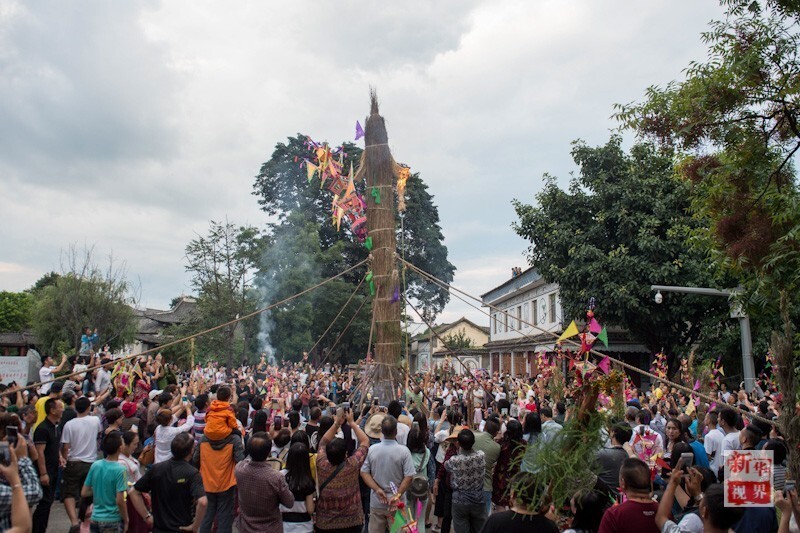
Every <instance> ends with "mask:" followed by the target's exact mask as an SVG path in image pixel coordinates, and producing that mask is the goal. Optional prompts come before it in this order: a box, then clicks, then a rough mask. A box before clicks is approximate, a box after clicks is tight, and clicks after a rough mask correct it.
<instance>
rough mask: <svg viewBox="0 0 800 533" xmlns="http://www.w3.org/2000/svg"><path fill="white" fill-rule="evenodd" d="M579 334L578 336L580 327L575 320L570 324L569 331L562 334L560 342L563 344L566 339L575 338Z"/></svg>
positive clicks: (566, 330)
mask: <svg viewBox="0 0 800 533" xmlns="http://www.w3.org/2000/svg"><path fill="white" fill-rule="evenodd" d="M577 334H578V326H577V325H576V324H575V321H574V320H573V321H572V322H570V324H569V326H567V329H565V330H564V333H562V334H561V336H560V337H559V338H558V342H561V341H563V340H564V339H569V338H570V337H574V336H575V335H577Z"/></svg>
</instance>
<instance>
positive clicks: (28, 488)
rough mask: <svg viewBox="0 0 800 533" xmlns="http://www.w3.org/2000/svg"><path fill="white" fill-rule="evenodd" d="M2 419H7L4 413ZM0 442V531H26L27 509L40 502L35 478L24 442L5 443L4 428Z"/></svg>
mask: <svg viewBox="0 0 800 533" xmlns="http://www.w3.org/2000/svg"><path fill="white" fill-rule="evenodd" d="M2 416H3V417H6V416H11V415H8V414H6V413H4V414H3V415H2ZM3 426H4V427H5V432H4V434H3V436H2V441H0V474H2V475H3V479H0V530H2V531H20V532H21V531H30V530H31V523H32V516H31V507H33V506H34V505H36V504H37V503H39V500H41V499H42V486H41V485H40V484H39V475H38V474H37V473H36V468H34V466H33V463H32V462H31V460H30V458H29V457H28V445H27V443H26V442H25V439H22V438H18V437H17V438H16V439H14V438H12V439H9V432H8V428H9V427H13V426H7V425H6V424H3Z"/></svg>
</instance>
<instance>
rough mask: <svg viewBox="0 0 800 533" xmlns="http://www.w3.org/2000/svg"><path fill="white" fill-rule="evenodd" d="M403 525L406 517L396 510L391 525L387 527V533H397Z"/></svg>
mask: <svg viewBox="0 0 800 533" xmlns="http://www.w3.org/2000/svg"><path fill="white" fill-rule="evenodd" d="M405 525H406V519H405V518H404V517H403V513H401V512H400V511H397V513H396V514H395V515H394V522H392V527H391V529H389V533H397V532H398V531H400V530H401V529H402V528H403V526H405Z"/></svg>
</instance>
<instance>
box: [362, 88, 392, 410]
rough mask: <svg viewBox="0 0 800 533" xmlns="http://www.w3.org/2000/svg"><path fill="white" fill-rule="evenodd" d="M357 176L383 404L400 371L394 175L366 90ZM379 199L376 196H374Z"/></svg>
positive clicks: (376, 377)
mask: <svg viewBox="0 0 800 533" xmlns="http://www.w3.org/2000/svg"><path fill="white" fill-rule="evenodd" d="M364 140H365V148H364V159H363V160H362V165H363V176H364V178H365V179H366V185H367V187H366V194H365V196H366V203H367V228H368V230H369V236H370V237H372V246H373V248H372V253H371V255H372V276H373V277H372V280H373V282H374V284H375V296H374V298H373V313H374V316H375V362H376V363H377V368H376V369H375V372H374V373H373V392H374V396H375V397H376V398H378V399H379V400H380V401H381V403H382V404H383V405H386V403H387V402H389V401H390V400H392V399H395V397H396V395H397V384H398V383H399V377H400V370H399V367H398V365H399V363H400V301H399V299H398V300H397V301H394V302H393V301H392V299H393V296H394V294H395V291H399V290H400V277H399V275H398V267H397V261H396V257H395V256H396V251H397V242H396V235H395V207H394V178H395V168H396V164H395V162H394V159H393V158H392V154H391V151H390V150H389V146H388V141H389V137H388V135H387V133H386V124H385V123H384V120H383V117H382V116H380V115H379V114H378V100H377V97H376V96H375V93H374V91H373V92H372V94H371V110H370V116H369V117H368V118H367V120H366V123H365V135H364ZM379 199H380V200H379Z"/></svg>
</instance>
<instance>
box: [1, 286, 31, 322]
mask: <svg viewBox="0 0 800 533" xmlns="http://www.w3.org/2000/svg"><path fill="white" fill-rule="evenodd" d="M32 311H33V295H31V294H30V293H29V292H8V291H1V292H0V331H23V330H25V329H28V328H29V327H30V323H31V312H32Z"/></svg>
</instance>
